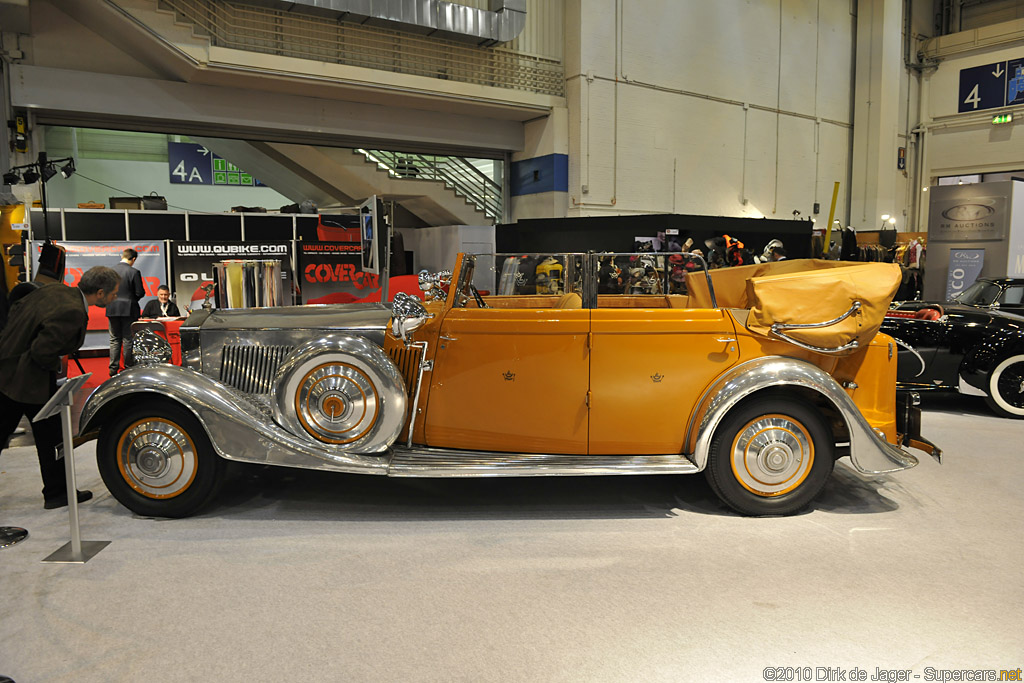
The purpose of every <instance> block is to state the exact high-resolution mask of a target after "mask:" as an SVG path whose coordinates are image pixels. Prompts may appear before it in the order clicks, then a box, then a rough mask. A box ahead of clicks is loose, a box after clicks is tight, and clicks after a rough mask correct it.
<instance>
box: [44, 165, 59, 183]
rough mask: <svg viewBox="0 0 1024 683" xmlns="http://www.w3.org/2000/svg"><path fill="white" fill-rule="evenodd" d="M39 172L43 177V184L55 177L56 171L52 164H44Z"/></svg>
mask: <svg viewBox="0 0 1024 683" xmlns="http://www.w3.org/2000/svg"><path fill="white" fill-rule="evenodd" d="M40 172H41V173H42V175H43V182H44V183H45V182H46V181H47V180H49V179H50V178H52V177H53V176H55V175H57V169H55V168H54V167H53V164H46V165H44V166H43V167H42V168H41V169H40Z"/></svg>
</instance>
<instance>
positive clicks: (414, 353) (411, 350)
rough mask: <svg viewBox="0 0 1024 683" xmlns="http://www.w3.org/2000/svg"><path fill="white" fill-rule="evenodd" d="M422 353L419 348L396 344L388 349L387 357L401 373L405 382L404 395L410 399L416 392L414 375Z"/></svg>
mask: <svg viewBox="0 0 1024 683" xmlns="http://www.w3.org/2000/svg"><path fill="white" fill-rule="evenodd" d="M422 353H423V349H421V348H419V347H416V346H412V347H406V346H402V345H401V344H396V345H394V346H391V348H389V349H388V355H389V356H391V360H393V361H394V362H395V365H397V366H398V371H399V372H401V373H402V379H404V380H405V393H407V394H408V395H409V398H412V397H413V393H415V391H416V375H417V374H418V371H419V365H420V355H421V354H422Z"/></svg>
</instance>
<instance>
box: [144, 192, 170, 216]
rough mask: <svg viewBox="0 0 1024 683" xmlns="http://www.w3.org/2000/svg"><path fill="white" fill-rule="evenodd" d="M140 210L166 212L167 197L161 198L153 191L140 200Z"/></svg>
mask: <svg viewBox="0 0 1024 683" xmlns="http://www.w3.org/2000/svg"><path fill="white" fill-rule="evenodd" d="M142 208H143V209H145V210H146V211H166V210H167V197H161V196H160V195H158V194H157V193H156V190H153V191H152V192H150V193H149V194H148V195H146V196H145V197H143V198H142Z"/></svg>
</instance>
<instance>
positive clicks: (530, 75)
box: [160, 0, 565, 97]
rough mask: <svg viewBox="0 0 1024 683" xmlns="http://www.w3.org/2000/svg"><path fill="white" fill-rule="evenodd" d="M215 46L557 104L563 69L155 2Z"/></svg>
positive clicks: (367, 32)
mask: <svg viewBox="0 0 1024 683" xmlns="http://www.w3.org/2000/svg"><path fill="white" fill-rule="evenodd" d="M160 6H161V7H162V8H165V9H169V10H171V11H173V12H175V14H176V15H177V17H178V18H179V19H182V20H184V21H185V22H188V23H191V24H193V27H194V29H198V33H202V34H205V35H206V36H208V37H209V39H210V42H211V44H212V45H215V46H219V47H227V48H234V49H238V50H248V51H251V52H262V53H266V54H273V55H281V56H284V57H295V58H299V59H314V60H317V61H321V62H331V63H334V64H347V65H351V66H359V67H365V68H370V69H380V70H383V71H392V72H396V73H404V74H412V75H416V76H427V77H430V78H438V79H441V80H452V81H459V82H462V83H475V84H479V85H489V86H494V87H497V88H508V89H511V90H526V91H529V92H535V93H541V94H545V95H555V96H557V97H562V96H564V95H565V75H564V74H565V72H564V69H563V66H562V62H561V61H559V60H555V59H546V58H543V57H538V56H535V55H529V54H523V53H520V52H514V51H512V50H508V49H506V48H500V47H476V46H473V45H465V44H463V43H458V42H454V41H450V40H444V39H441V38H436V37H425V36H417V35H414V34H411V33H403V32H399V31H392V30H388V29H383V28H376V27H365V26H360V25H357V24H351V23H346V22H339V21H335V20H333V19H329V18H326V17H318V16H313V15H306V14H299V13H294V12H283V11H280V10H275V9H270V8H268V7H259V6H254V5H243V4H238V3H234V2H224V1H222V0H160Z"/></svg>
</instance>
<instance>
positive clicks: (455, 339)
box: [437, 334, 459, 341]
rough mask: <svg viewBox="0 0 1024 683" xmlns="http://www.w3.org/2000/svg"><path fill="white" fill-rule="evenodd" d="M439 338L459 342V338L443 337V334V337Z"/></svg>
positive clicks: (439, 336)
mask: <svg viewBox="0 0 1024 683" xmlns="http://www.w3.org/2000/svg"><path fill="white" fill-rule="evenodd" d="M437 338H438V339H443V340H445V341H459V338H458V337H446V336H445V335H443V334H441V335H438V337H437Z"/></svg>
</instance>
